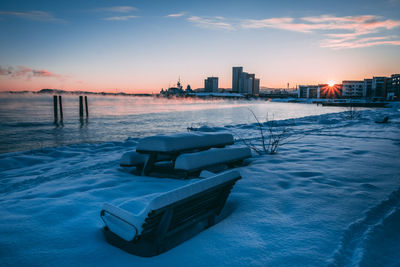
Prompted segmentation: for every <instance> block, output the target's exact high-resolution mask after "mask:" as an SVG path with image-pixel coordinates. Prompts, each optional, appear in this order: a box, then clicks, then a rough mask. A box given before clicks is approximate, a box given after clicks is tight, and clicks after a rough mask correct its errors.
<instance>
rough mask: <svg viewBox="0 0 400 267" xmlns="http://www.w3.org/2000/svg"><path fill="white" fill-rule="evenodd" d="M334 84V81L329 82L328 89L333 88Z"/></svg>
mask: <svg viewBox="0 0 400 267" xmlns="http://www.w3.org/2000/svg"><path fill="white" fill-rule="evenodd" d="M335 84H336V83H335V81H329V82H328V85H329V86H330V87H332V86H334V85H335Z"/></svg>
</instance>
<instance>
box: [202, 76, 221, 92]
mask: <svg viewBox="0 0 400 267" xmlns="http://www.w3.org/2000/svg"><path fill="white" fill-rule="evenodd" d="M204 91H205V92H213V93H218V77H208V78H207V79H205V80H204Z"/></svg>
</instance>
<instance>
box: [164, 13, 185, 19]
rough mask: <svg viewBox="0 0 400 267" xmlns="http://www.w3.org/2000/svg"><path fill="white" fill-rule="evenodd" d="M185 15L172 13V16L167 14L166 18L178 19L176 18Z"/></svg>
mask: <svg viewBox="0 0 400 267" xmlns="http://www.w3.org/2000/svg"><path fill="white" fill-rule="evenodd" d="M184 15H185V13H183V12H182V13H174V14H169V15H167V16H166V17H167V18H178V17H182V16H184Z"/></svg>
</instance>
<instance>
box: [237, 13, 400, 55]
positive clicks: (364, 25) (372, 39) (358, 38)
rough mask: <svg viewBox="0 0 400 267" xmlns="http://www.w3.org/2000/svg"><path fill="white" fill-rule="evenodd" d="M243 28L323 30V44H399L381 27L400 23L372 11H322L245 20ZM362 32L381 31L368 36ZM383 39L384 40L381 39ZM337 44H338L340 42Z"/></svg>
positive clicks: (334, 46)
mask: <svg viewBox="0 0 400 267" xmlns="http://www.w3.org/2000/svg"><path fill="white" fill-rule="evenodd" d="M241 26H242V28H247V29H248V28H253V29H258V28H275V29H282V30H288V31H296V32H303V33H313V32H317V31H319V32H322V34H323V35H324V36H327V37H328V38H327V39H325V40H323V41H322V44H321V46H322V47H330V48H358V47H369V46H375V45H382V44H385V45H399V42H400V40H385V39H389V38H388V37H387V36H386V35H385V34H384V33H383V32H382V31H383V30H392V29H394V28H396V27H400V21H399V20H390V19H384V18H382V17H379V16H374V15H362V16H345V17H336V16H331V15H322V16H315V17H303V18H298V19H295V18H289V17H283V18H269V19H260V20H244V21H243V22H242V23H241ZM365 35H380V36H367V37H364V38H362V36H365ZM383 40H384V41H383ZM339 44H340V45H339Z"/></svg>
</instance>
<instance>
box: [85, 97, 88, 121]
mask: <svg viewBox="0 0 400 267" xmlns="http://www.w3.org/2000/svg"><path fill="white" fill-rule="evenodd" d="M85 107H86V117H87V118H88V117H89V109H88V103H87V96H85Z"/></svg>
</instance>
